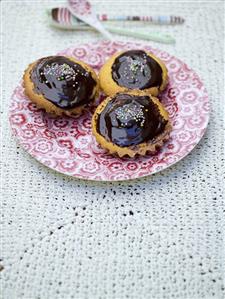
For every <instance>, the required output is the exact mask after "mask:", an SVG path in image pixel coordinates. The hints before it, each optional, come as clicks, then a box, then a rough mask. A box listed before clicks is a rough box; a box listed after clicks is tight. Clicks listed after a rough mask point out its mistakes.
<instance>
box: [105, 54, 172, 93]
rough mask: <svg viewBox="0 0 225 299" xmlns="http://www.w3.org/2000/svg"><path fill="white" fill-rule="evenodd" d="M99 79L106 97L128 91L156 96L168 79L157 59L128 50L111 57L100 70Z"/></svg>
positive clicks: (161, 63) (150, 55)
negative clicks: (140, 91)
mask: <svg viewBox="0 0 225 299" xmlns="http://www.w3.org/2000/svg"><path fill="white" fill-rule="evenodd" d="M99 79H100V85H101V88H102V90H103V91H104V92H105V93H106V94H107V95H112V94H114V93H116V92H124V91H128V90H143V91H145V92H146V93H149V94H152V95H158V93H159V92H160V91H162V90H163V89H164V88H165V86H166V84H167V79H168V78H167V69H166V66H165V65H164V63H163V62H162V61H161V60H160V59H159V58H157V57H156V56H154V55H153V54H151V53H148V52H146V51H143V50H130V51H125V52H120V53H117V54H115V55H114V56H112V57H111V58H110V59H109V60H108V61H107V62H106V63H105V64H104V65H103V67H102V69H101V70H100V74H99Z"/></svg>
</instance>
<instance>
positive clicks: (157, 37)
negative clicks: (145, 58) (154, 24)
mask: <svg viewBox="0 0 225 299" xmlns="http://www.w3.org/2000/svg"><path fill="white" fill-rule="evenodd" d="M104 27H105V28H107V30H109V31H110V32H113V33H117V34H120V35H126V36H131V37H137V38H141V39H145V40H151V41H155V42H160V43H165V44H174V43H175V39H174V38H173V37H172V36H170V35H168V34H162V33H159V32H140V31H133V30H130V29H125V28H119V27H113V26H109V25H104Z"/></svg>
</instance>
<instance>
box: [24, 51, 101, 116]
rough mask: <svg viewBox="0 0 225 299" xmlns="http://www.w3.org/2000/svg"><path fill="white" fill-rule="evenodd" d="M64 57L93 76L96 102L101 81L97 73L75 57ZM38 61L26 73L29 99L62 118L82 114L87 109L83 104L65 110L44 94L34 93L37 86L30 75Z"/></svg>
mask: <svg viewBox="0 0 225 299" xmlns="http://www.w3.org/2000/svg"><path fill="white" fill-rule="evenodd" d="M64 57H66V58H67V59H69V60H70V61H72V62H74V63H77V64H79V65H81V67H83V68H84V69H85V70H86V71H87V72H89V73H90V74H91V76H92V78H93V79H94V80H95V82H96V86H95V87H94V88H93V93H92V95H91V98H92V97H93V98H94V100H96V98H97V97H98V95H99V80H98V77H97V75H96V73H95V71H94V70H93V69H92V68H91V67H90V66H89V65H87V64H86V63H84V62H82V61H79V60H76V59H75V58H73V57H68V56H64ZM38 61H39V60H37V61H35V62H34V63H31V64H30V65H29V66H28V68H27V69H26V70H25V72H24V76H23V85H24V88H25V94H26V95H27V96H28V98H29V99H30V100H31V101H32V102H33V103H35V104H36V105H37V107H38V108H42V109H44V110H45V111H46V112H48V113H51V114H54V115H58V116H60V115H72V114H80V113H81V111H82V110H83V109H84V108H85V106H86V104H83V105H81V106H77V107H74V108H71V109H63V108H60V107H58V106H56V105H55V104H54V103H52V102H51V101H49V100H48V99H46V98H45V97H44V96H43V95H42V94H38V93H36V92H35V91H34V87H35V86H34V83H33V82H32V80H31V75H30V73H31V71H32V69H33V67H34V66H35V65H36V63H37V62H38Z"/></svg>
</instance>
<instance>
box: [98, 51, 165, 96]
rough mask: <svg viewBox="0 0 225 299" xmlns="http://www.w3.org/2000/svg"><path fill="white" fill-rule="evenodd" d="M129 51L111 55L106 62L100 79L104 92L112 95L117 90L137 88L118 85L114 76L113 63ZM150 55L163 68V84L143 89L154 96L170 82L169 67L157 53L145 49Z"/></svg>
mask: <svg viewBox="0 0 225 299" xmlns="http://www.w3.org/2000/svg"><path fill="white" fill-rule="evenodd" d="M125 52H127V51H122V52H117V53H116V54H114V55H113V56H111V57H110V58H109V59H108V60H107V61H106V63H105V64H104V65H103V66H102V68H101V69H100V72H99V81H100V88H101V89H102V90H103V91H104V93H105V94H106V95H108V96H111V95H113V94H115V93H117V92H126V91H128V90H135V89H129V88H127V87H123V86H120V85H118V84H117V83H116V82H115V81H114V80H113V78H112V65H113V63H114V61H115V59H116V58H117V57H118V56H120V55H121V54H123V53H125ZM144 52H145V53H146V54H147V55H148V56H150V57H151V58H153V59H154V60H155V61H157V62H158V64H159V65H160V67H161V69H162V84H161V85H160V86H159V87H158V86H155V87H150V88H146V89H142V91H144V92H145V93H148V94H151V95H153V96H157V95H158V94H159V92H161V91H163V90H164V89H165V87H166V85H167V82H168V75H167V68H166V66H165V64H164V63H163V62H162V61H161V60H160V59H159V58H158V57H156V56H155V55H153V54H152V53H150V52H147V51H144Z"/></svg>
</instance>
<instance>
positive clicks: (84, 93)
mask: <svg viewBox="0 0 225 299" xmlns="http://www.w3.org/2000/svg"><path fill="white" fill-rule="evenodd" d="M24 87H25V93H26V94H27V96H28V97H29V98H30V100H31V101H33V102H34V103H35V104H37V106H38V107H40V108H43V109H45V110H46V111H47V112H50V113H53V114H56V115H62V114H67V115H71V114H77V113H80V112H81V110H82V109H83V108H84V107H85V106H86V105H87V104H89V103H91V102H93V101H94V100H95V98H96V97H97V95H98V91H99V84H98V79H97V76H96V74H95V72H94V70H93V69H92V68H90V67H89V66H88V65H86V64H84V63H83V62H80V61H77V60H75V59H74V58H72V57H65V56H49V57H44V58H41V59H39V60H38V61H36V62H34V63H33V64H31V65H29V67H28V69H27V70H26V71H25V74H24Z"/></svg>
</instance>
